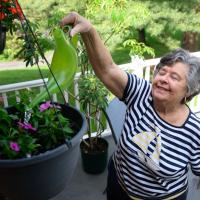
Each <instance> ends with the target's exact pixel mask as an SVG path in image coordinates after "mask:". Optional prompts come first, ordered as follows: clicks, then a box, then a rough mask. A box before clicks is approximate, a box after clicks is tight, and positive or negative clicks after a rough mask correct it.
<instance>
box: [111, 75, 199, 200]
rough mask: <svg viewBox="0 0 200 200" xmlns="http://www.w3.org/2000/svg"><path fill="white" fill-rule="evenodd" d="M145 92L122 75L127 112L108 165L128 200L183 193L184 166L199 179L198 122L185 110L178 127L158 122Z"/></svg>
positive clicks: (146, 86)
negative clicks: (124, 83)
mask: <svg viewBox="0 0 200 200" xmlns="http://www.w3.org/2000/svg"><path fill="white" fill-rule="evenodd" d="M151 88H152V85H151V84H150V83H149V82H148V81H146V80H144V79H140V78H138V77H137V76H135V75H133V74H128V83H127V86H126V89H125V92H124V97H123V99H122V100H123V101H124V103H125V104H126V105H127V112H126V117H125V123H124V127H123V131H122V135H121V137H120V141H119V144H118V148H117V151H116V152H115V154H114V163H115V168H116V171H117V176H118V179H119V183H120V184H121V186H122V187H123V188H125V190H126V192H127V194H128V195H129V196H130V197H131V198H133V199H134V198H136V197H137V198H145V197H154V198H156V197H157V198H162V199H163V198H166V197H170V196H172V195H175V194H177V193H181V192H182V191H183V190H186V189H187V184H188V180H187V172H188V166H189V165H191V168H192V171H193V173H194V174H196V175H200V119H199V118H198V117H197V116H196V115H195V114H194V113H192V112H191V110H190V113H189V116H188V118H187V120H186V121H185V123H184V124H183V125H182V126H179V127H178V126H174V125H171V124H169V123H167V122H166V121H164V120H162V119H161V118H160V117H159V116H158V114H157V113H156V111H155V110H154V107H153V103H152V94H151Z"/></svg>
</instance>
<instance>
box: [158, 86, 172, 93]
mask: <svg viewBox="0 0 200 200" xmlns="http://www.w3.org/2000/svg"><path fill="white" fill-rule="evenodd" d="M156 88H157V89H158V90H161V91H166V92H169V91H170V90H169V89H167V88H164V87H160V86H158V85H157V86H156Z"/></svg>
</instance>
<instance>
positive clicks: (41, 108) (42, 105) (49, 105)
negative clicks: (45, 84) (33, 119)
mask: <svg viewBox="0 0 200 200" xmlns="http://www.w3.org/2000/svg"><path fill="white" fill-rule="evenodd" d="M52 107H53V106H52V104H51V102H50V101H47V102H45V103H43V104H41V105H40V112H43V111H44V110H46V109H48V108H52Z"/></svg>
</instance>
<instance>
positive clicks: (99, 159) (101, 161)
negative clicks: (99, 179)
mask: <svg viewBox="0 0 200 200" xmlns="http://www.w3.org/2000/svg"><path fill="white" fill-rule="evenodd" d="M86 142H88V139H86ZM99 147H100V148H99ZM80 149H81V158H82V166H83V169H84V171H85V172H87V173H89V174H100V173H102V172H103V171H104V170H105V169H106V166H107V160H108V142H107V141H106V140H105V139H104V138H98V147H95V149H93V150H88V148H87V146H86V145H85V143H84V141H81V143H80Z"/></svg>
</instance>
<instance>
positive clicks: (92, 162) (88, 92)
mask: <svg viewBox="0 0 200 200" xmlns="http://www.w3.org/2000/svg"><path fill="white" fill-rule="evenodd" d="M79 58H80V64H79V66H80V67H81V76H80V78H79V80H78V85H79V102H80V104H81V107H82V109H83V111H84V113H85V117H86V120H87V127H88V129H87V137H85V138H84V139H82V141H81V143H80V150H81V158H82V165H83V169H84V170H85V171H86V172H87V173H92V174H98V173H101V172H103V171H104V170H105V168H106V166H107V157H108V142H107V141H106V139H104V138H102V137H101V133H102V132H103V131H104V126H105V119H104V116H103V114H102V110H103V109H105V107H106V106H107V104H108V99H107V98H108V94H109V92H108V90H107V89H106V88H105V87H104V85H103V83H102V82H101V81H100V80H99V79H98V78H97V77H96V76H95V75H94V72H93V70H92V69H91V66H90V64H89V62H88V57H87V54H86V51H85V49H84V48H83V45H80V48H79ZM93 132H96V133H95V135H92V133H93Z"/></svg>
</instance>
